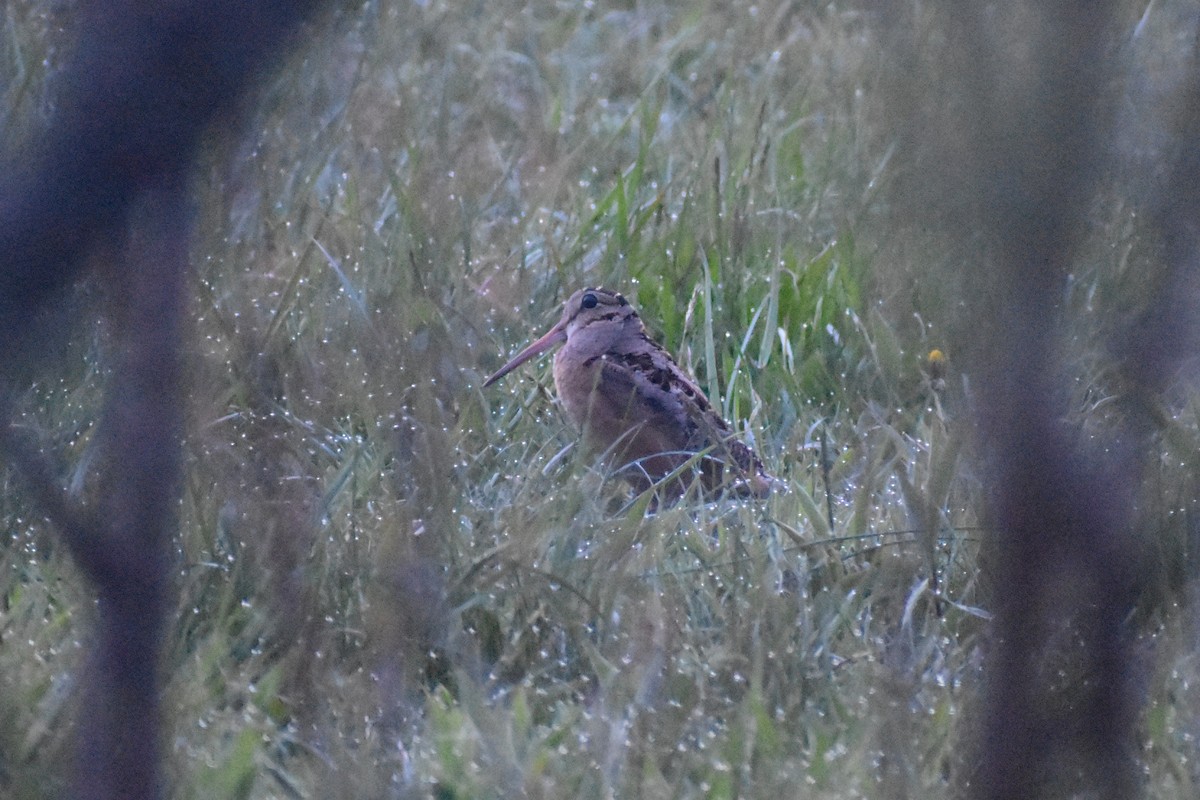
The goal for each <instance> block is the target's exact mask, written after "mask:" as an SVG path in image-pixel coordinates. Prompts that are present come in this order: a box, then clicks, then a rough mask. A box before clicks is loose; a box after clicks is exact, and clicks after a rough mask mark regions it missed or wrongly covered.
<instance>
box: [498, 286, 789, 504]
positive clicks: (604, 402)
mask: <svg viewBox="0 0 1200 800" xmlns="http://www.w3.org/2000/svg"><path fill="white" fill-rule="evenodd" d="M560 344H561V345H562V348H561V349H560V350H559V351H558V352H557V353H556V354H555V356H554V386H555V389H556V391H557V393H558V398H559V402H560V404H561V406H562V409H563V411H564V412H565V414H566V416H567V418H568V419H569V420H570V422H571V423H572V424H573V425H574V427H575V428H576V429H577V430H578V431H579V433H580V435H581V437H582V440H583V444H584V447H585V449H586V450H588V451H589V452H591V453H593V454H598V455H600V456H601V458H602V460H603V461H604V463H605V464H606V465H607V466H608V468H609V469H612V470H614V471H615V472H616V473H618V474H620V475H621V476H622V477H623V478H624V479H625V480H627V481H628V482H629V483H630V484H632V485H633V486H634V487H635V488H636V489H637V490H638V491H639V492H640V491H645V490H647V489H649V488H651V487H654V486H656V485H657V486H659V488H660V489H662V490H663V491H664V492H665V494H666V496H667V497H672V498H678V497H680V496H682V495H683V494H684V493H685V491H686V490H687V488H688V487H689V486H690V485H691V483H692V482H693V478H694V477H695V474H696V470H690V471H689V470H686V469H685V470H681V469H680V468H681V467H683V466H684V465H685V464H686V463H687V462H688V461H689V460H690V459H693V458H695V457H696V454H698V453H703V455H702V456H701V457H700V458H699V460H698V467H699V470H698V472H699V477H700V484H701V489H702V490H703V491H704V492H705V493H709V494H720V493H722V492H724V491H726V490H730V491H731V493H733V494H737V495H741V496H754V497H758V498H763V497H766V496H767V495H769V494H770V492H771V489H772V487H773V486H774V485H775V484H776V479H775V478H774V477H772V476H771V475H769V474H768V473H767V471H766V469H765V468H764V466H763V462H762V459H760V458H759V457H758V454H757V453H755V452H754V450H752V449H751V448H750V447H748V446H747V445H746V444H745V443H744V442H742V441H741V440H740V439H738V438H737V437H736V436H735V435H734V433H733V431H731V430H730V427H729V424H728V423H727V422H726V421H725V420H724V419H722V418H721V416H720V415H719V414H718V413H717V412H716V411H715V410H714V409H713V407H712V404H711V403H709V401H708V398H707V397H706V396H705V395H704V392H703V391H701V390H700V388H699V387H698V386H697V385H696V382H695V381H694V380H693V379H692V378H691V377H689V376H688V374H687V373H686V372H684V371H683V369H682V368H680V366H679V365H678V364H677V363H676V362H675V359H673V358H672V357H671V355H670V354H669V353H668V352H667V351H666V350H664V349H663V347H662V345H660V344H658V342H656V341H654V340H653V339H652V338H651V337H650V335H649V334H648V333H647V332H646V326H645V325H644V324H643V323H642V320H641V318H640V317H639V316H638V313H637V311H635V310H634V308H633V306H631V305H630V304H629V301H628V300H626V299H625V298H624V297H623V296H622V295H621V294H620V293H619V292H614V291H609V290H607V289H596V288H586V289H580V290H578V291H577V292H575V293H574V294H572V295H571V297H570V299H568V300H567V302H566V305H565V306H564V307H563V313H562V317H561V318H560V319H559V321H558V322H557V323H556V324H555V325H554V326H553V327H552V328H550V330H549V331H547V332H546V333H545V334H544V335H542V336H541V337H540V338H538V339H536V340H534V341H533V342H532V343H530V344H529V345H528V346H527V347H525V349H523V350H521V352H519V353H517V354H516V355H515V356H513V358H512V359H510V360H509V361H508V363H506V364H505V365H504V366H502V367H500V369H498V370H496V372H495V373H494V374H492V375H491V376H490V377H489V378H488V379H487V380H486V381H485V382H484V384H483V385H484V387H488V386H491V385H492V384H494V383H495V382H496V381H498V380H500V379H501V378H503V377H504V376H505V375H507V374H508V373H510V372H512V371H513V370H514V369H516V368H517V367H519V366H521V365H522V364H524V363H525V362H527V361H529V360H530V359H532V358H534V357H536V356H538V355H541V354H542V353H544V352H546V351H547V350H550V349H551V348H553V347H555V346H557V345H560ZM677 471H678V474H676V473H677ZM667 478H670V479H669V480H664V479H667Z"/></svg>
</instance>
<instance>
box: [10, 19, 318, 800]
mask: <svg viewBox="0 0 1200 800" xmlns="http://www.w3.org/2000/svg"><path fill="white" fill-rule="evenodd" d="M318 4H319V3H318V2H317V0H296V2H282V0H280V1H278V2H274V1H272V0H262V1H261V2H250V0H207V2H195V3H188V2H174V1H173V0H172V1H170V2H159V1H158V0H152V1H151V0H108V2H100V1H99V0H97V1H96V2H92V3H90V4H88V5H86V6H85V7H84V8H82V10H81V11H80V18H79V19H78V20H77V22H78V30H79V31H80V41H79V44H78V48H77V51H76V54H75V56H74V58H73V60H72V61H71V63H70V64H68V65H67V66H66V68H65V69H64V71H63V73H62V74H61V76H60V78H59V81H60V91H59V93H58V96H57V106H56V111H55V114H54V117H53V119H52V121H51V123H50V124H49V126H48V127H47V128H46V129H45V130H43V131H39V132H37V135H35V136H34V137H33V138H32V139H31V140H30V143H28V144H27V145H26V146H25V147H24V149H22V150H21V151H19V152H15V153H9V154H7V156H6V157H5V158H4V159H3V166H2V168H0V338H3V339H4V340H6V341H11V340H12V339H13V338H16V337H17V336H18V335H19V334H20V333H21V332H22V331H23V329H24V328H25V327H26V326H27V325H28V324H29V323H30V321H31V320H32V319H33V318H34V315H35V314H36V313H37V311H38V308H39V306H41V305H43V304H45V303H47V302H48V301H49V300H50V299H52V298H53V297H54V295H55V294H56V292H57V291H58V290H61V289H62V288H64V287H66V286H68V285H69V284H70V283H71V282H73V281H74V280H75V279H76V278H77V277H78V276H79V275H80V274H81V273H82V272H83V270H84V268H85V265H86V264H87V263H88V259H89V258H92V257H94V256H95V255H96V254H97V253H104V254H107V255H109V256H110V257H111V258H110V259H109V262H110V263H109V264H108V265H107V266H108V270H109V274H108V275H107V276H106V281H105V283H106V285H107V287H108V288H109V289H110V296H109V309H110V312H111V313H112V315H113V321H114V329H115V331H116V336H117V340H118V347H117V355H116V363H115V365H114V371H113V378H112V385H111V386H110V388H109V393H108V398H107V403H106V407H105V412H104V417H103V419H102V421H101V430H102V434H101V436H102V439H101V455H102V459H101V465H100V473H99V476H98V494H97V499H96V500H95V501H94V503H93V505H92V506H89V507H87V508H85V507H83V506H79V505H76V504H75V503H73V502H72V501H71V500H69V499H68V498H67V496H66V495H65V493H64V492H63V491H62V490H61V488H60V486H59V484H58V482H57V478H56V470H55V469H54V467H53V464H52V463H51V461H50V460H49V459H47V458H46V457H45V456H43V455H42V454H41V453H40V452H39V451H38V450H37V449H36V448H35V447H33V446H31V445H30V444H29V443H28V442H27V441H25V440H24V439H23V438H22V437H21V436H19V435H18V432H17V431H16V430H14V429H13V428H12V427H10V426H9V423H8V421H7V419H0V447H2V449H3V450H4V451H5V453H6V455H7V456H8V457H9V458H10V459H11V460H12V461H13V464H14V466H16V468H17V469H18V470H19V471H21V472H22V473H23V474H24V477H25V479H26V481H27V484H28V485H29V486H30V487H31V489H32V494H33V497H34V499H35V500H36V501H37V502H38V503H39V504H40V505H41V507H42V509H43V510H44V512H45V513H46V514H47V515H48V516H49V517H50V518H51V519H52V520H53V522H54V523H55V525H56V527H57V528H58V529H59V531H60V533H61V535H62V536H63V538H64V540H65V541H66V542H67V544H68V546H69V548H70V550H71V553H72V555H73V556H74V557H75V560H76V561H77V562H78V563H79V566H80V568H81V569H82V570H83V572H84V573H85V574H86V575H87V576H88V577H89V578H90V579H91V580H92V581H93V583H94V584H95V587H96V591H97V595H98V600H99V604H98V620H97V624H96V634H95V642H94V646H93V650H92V652H91V653H90V658H89V661H88V665H87V675H86V676H85V680H82V681H80V692H81V697H80V711H79V727H78V764H77V769H78V773H77V780H76V786H75V792H76V795H77V796H78V797H82V798H95V799H96V800H117V798H154V797H160V796H162V794H163V787H162V785H161V778H160V765H159V760H160V752H161V730H160V724H159V722H160V721H159V711H158V698H159V692H160V690H161V687H160V683H159V680H158V675H157V671H158V659H159V646H160V640H161V636H162V631H163V627H164V625H165V623H166V619H167V612H168V610H169V609H170V607H171V598H170V592H169V586H170V568H169V565H170V538H171V535H172V533H173V531H174V528H175V524H176V518H175V514H176V504H177V496H178V488H179V485H180V471H181V458H180V441H181V438H182V411H181V392H180V388H179V381H180V374H179V373H180V369H179V346H180V341H181V333H180V326H181V319H182V307H183V304H182V292H183V286H184V275H185V272H186V266H187V247H188V222H187V213H186V206H187V198H186V196H187V192H186V185H187V175H188V172H189V169H190V165H191V163H192V161H193V159H194V158H195V156H196V151H197V149H198V146H199V144H200V142H201V138H202V136H203V135H204V133H205V131H206V130H207V129H208V128H209V127H210V126H211V125H212V123H213V122H214V121H215V120H216V119H217V118H218V117H220V116H222V115H226V114H228V113H229V112H230V111H232V110H233V109H234V107H235V105H236V104H237V102H238V100H239V98H240V97H241V96H242V95H243V94H244V93H245V91H246V89H247V87H248V86H249V85H250V83H251V82H252V81H253V80H254V79H255V78H256V76H257V74H258V70H259V68H260V67H262V66H263V65H265V64H266V63H268V62H269V60H270V59H271V57H272V56H273V55H274V54H275V53H276V52H277V51H278V50H279V49H280V47H281V46H282V44H283V42H284V40H285V39H286V37H287V35H288V33H289V32H290V31H292V30H293V29H294V28H296V27H297V25H298V24H299V23H300V22H301V21H302V20H303V19H304V17H305V16H306V14H307V13H308V12H309V11H311V10H312V9H313V8H315V7H316V6H317V5H318ZM11 367H12V364H11V362H10V363H7V364H5V363H0V371H2V370H3V369H5V368H11Z"/></svg>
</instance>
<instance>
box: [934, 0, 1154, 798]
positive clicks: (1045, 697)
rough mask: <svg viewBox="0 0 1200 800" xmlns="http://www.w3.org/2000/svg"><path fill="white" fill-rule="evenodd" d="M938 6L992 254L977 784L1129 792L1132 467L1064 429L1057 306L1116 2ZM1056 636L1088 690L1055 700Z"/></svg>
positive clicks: (1102, 120)
mask: <svg viewBox="0 0 1200 800" xmlns="http://www.w3.org/2000/svg"><path fill="white" fill-rule="evenodd" d="M1108 5H1109V6H1111V4H1108ZM946 11H947V12H948V14H949V15H950V17H949V18H950V20H951V34H950V35H951V36H952V37H956V38H955V41H957V42H958V43H959V47H960V53H961V55H962V56H963V57H964V58H963V61H962V64H961V66H962V68H963V70H964V71H963V73H962V75H963V81H964V83H963V87H962V93H963V99H964V102H965V106H966V107H967V108H969V109H970V110H971V113H972V116H971V118H969V119H963V120H960V122H961V123H962V124H963V125H964V130H965V131H966V136H967V141H966V146H965V148H964V156H965V163H963V164H960V165H958V166H959V168H960V169H961V170H962V172H961V173H960V174H961V175H962V176H965V177H967V178H968V180H966V181H964V183H963V185H962V191H963V195H962V196H963V197H965V199H966V200H967V203H968V207H969V208H970V209H971V210H972V212H973V213H971V214H970V219H969V222H968V224H969V225H970V228H968V229H970V230H977V231H980V232H981V233H982V234H983V238H984V240H985V243H986V245H987V248H986V249H987V252H988V253H989V254H990V258H991V260H992V263H993V264H994V267H993V274H992V276H991V278H992V287H991V291H990V292H985V293H982V294H981V295H980V296H977V297H975V298H973V299H974V300H975V303H974V306H973V312H974V314H975V317H976V318H977V319H978V320H979V321H980V323H981V328H982V330H984V331H986V334H985V335H984V338H983V341H982V346H981V347H979V348H978V349H977V351H976V353H977V358H976V360H975V364H974V365H973V367H974V369H973V371H974V373H975V374H976V375H978V377H979V381H978V386H979V389H980V391H979V395H978V397H979V407H978V420H979V425H980V430H981V436H982V441H983V443H984V446H985V448H986V450H987V452H989V454H990V456H991V458H990V467H991V471H992V476H993V486H994V500H993V503H992V507H991V513H992V515H993V516H994V518H995V525H996V527H997V528H998V529H999V531H1000V539H999V543H998V547H997V548H996V556H997V557H996V569H995V576H994V579H995V585H996V587H997V589H996V598H995V606H996V609H995V610H996V619H995V627H994V636H995V646H994V650H993V654H992V657H991V660H990V663H989V667H988V674H987V695H986V701H985V704H984V709H985V714H984V719H983V732H982V733H983V735H982V741H981V742H980V744H979V757H980V767H979V771H978V773H977V774H976V775H975V776H974V780H973V783H974V785H975V794H976V796H978V797H980V798H988V799H989V800H993V799H994V800H1001V799H1002V798H1003V799H1005V800H1007V799H1010V798H1011V800H1017V798H1028V797H1036V796H1042V795H1044V794H1045V793H1046V792H1047V791H1051V792H1055V791H1064V792H1065V793H1067V794H1070V793H1072V792H1078V791H1088V790H1090V791H1097V792H1099V794H1098V795H1097V796H1099V797H1107V798H1114V799H1115V798H1126V797H1131V796H1132V795H1133V793H1134V787H1135V786H1136V779H1135V776H1136V772H1135V764H1134V760H1133V740H1132V730H1133V726H1134V721H1135V719H1136V705H1135V704H1134V702H1133V697H1132V694H1133V689H1132V686H1131V684H1130V680H1131V676H1130V675H1129V674H1128V673H1127V671H1126V669H1125V667H1126V665H1127V664H1128V662H1129V660H1130V643H1129V641H1128V637H1127V635H1126V633H1125V631H1124V630H1123V625H1124V624H1125V620H1126V618H1127V616H1128V613H1129V610H1130V606H1131V603H1132V583H1131V578H1132V575H1131V571H1132V564H1131V562H1132V557H1131V553H1130V548H1129V529H1130V526H1131V523H1132V518H1131V509H1132V500H1133V497H1132V495H1131V489H1132V487H1133V486H1135V485H1136V483H1137V474H1136V470H1135V471H1134V472H1133V473H1130V472H1128V465H1129V462H1128V461H1123V460H1121V459H1120V457H1119V456H1117V455H1116V454H1112V453H1110V454H1108V455H1107V456H1102V455H1101V454H1099V453H1087V452H1083V451H1081V450H1080V449H1079V448H1078V447H1076V446H1074V445H1073V443H1072V441H1071V439H1070V438H1069V437H1068V435H1067V432H1066V431H1065V430H1064V427H1063V420H1064V418H1065V416H1066V414H1067V411H1068V407H1067V405H1066V398H1067V397H1068V391H1069V385H1068V384H1067V380H1068V379H1067V378H1066V376H1064V375H1063V372H1062V370H1061V368H1060V367H1059V366H1058V363H1057V359H1056V351H1057V348H1058V346H1059V343H1060V342H1061V341H1062V332H1063V328H1062V326H1061V319H1060V317H1061V309H1060V308H1059V304H1060V301H1061V298H1062V296H1063V291H1064V287H1065V283H1066V278H1067V276H1068V274H1069V272H1070V269H1071V267H1072V260H1071V259H1072V256H1073V254H1074V250H1075V247H1076V244H1077V237H1078V236H1079V235H1080V233H1081V230H1082V227H1083V223H1084V221H1085V217H1086V207H1087V204H1088V202H1089V200H1090V198H1091V196H1092V192H1094V190H1095V180H1096V175H1097V170H1098V168H1099V167H1100V159H1101V154H1103V153H1105V152H1107V151H1108V142H1107V138H1106V137H1107V134H1108V128H1109V124H1110V122H1111V115H1112V109H1111V106H1110V105H1106V103H1105V100H1106V98H1111V92H1110V91H1108V89H1109V87H1108V83H1109V77H1110V76H1109V75H1108V73H1107V70H1106V67H1105V65H1108V64H1110V63H1111V61H1112V59H1111V49H1110V48H1111V44H1112V42H1111V41H1110V39H1109V38H1108V37H1110V36H1111V34H1112V30H1111V27H1110V26H1111V24H1112V19H1113V16H1112V14H1113V9H1112V8H1111V7H1106V4H1094V3H1086V4H1085V3H1067V2H1058V3H1044V4H1042V3H1039V4H1034V3H1029V4H1025V5H1024V6H1023V7H1020V8H1010V9H1008V10H1007V11H1006V14H1010V13H1011V15H1012V18H1013V20H1016V21H1011V20H999V19H997V18H995V17H994V16H993V15H992V14H989V13H987V12H986V11H985V10H984V8H983V7H982V6H981V5H980V4H974V3H971V4H959V3H951V4H948V5H947V7H946ZM1010 25H1011V26H1012V27H1011V29H1010V28H1009V26H1010ZM1006 33H1008V34H1009V35H1008V36H1007V37H1006V35H1005V34H1006ZM1064 631H1069V633H1066V634H1064V633H1063V632H1064ZM1064 635H1065V636H1066V638H1067V639H1069V640H1074V638H1075V637H1078V640H1079V642H1080V645H1081V646H1080V648H1079V650H1078V651H1077V652H1075V653H1074V655H1072V656H1071V658H1070V663H1071V668H1070V669H1069V671H1068V672H1069V674H1070V675H1071V676H1072V677H1069V678H1067V680H1069V681H1074V680H1078V681H1080V682H1081V685H1082V687H1083V688H1081V689H1080V690H1079V695H1080V696H1079V698H1078V700H1077V701H1076V702H1075V703H1074V707H1072V708H1069V709H1067V710H1062V706H1063V705H1065V704H1066V703H1065V702H1064V701H1063V700H1062V699H1059V700H1058V701H1057V702H1056V701H1055V700H1054V698H1053V694H1054V689H1053V686H1054V683H1055V681H1056V680H1062V678H1061V677H1059V676H1055V675H1053V674H1050V673H1051V672H1052V671H1050V670H1047V668H1046V663H1047V660H1048V659H1050V660H1051V661H1053V658H1054V657H1053V656H1052V655H1051V654H1050V650H1052V649H1053V648H1054V645H1052V642H1053V641H1054V640H1055V637H1062V636H1064ZM1058 646H1059V647H1061V645H1058ZM1056 714H1057V716H1056ZM1064 762H1065V763H1066V764H1072V765H1074V766H1066V767H1064V765H1063V764H1064ZM1076 768H1077V769H1079V773H1078V774H1082V775H1084V776H1086V777H1083V778H1082V781H1083V785H1077V784H1078V783H1079V781H1080V778H1079V777H1077V776H1076V775H1073V774H1072V773H1073V772H1074V769H1076ZM1101 776H1102V777H1101ZM1063 781H1065V782H1066V783H1065V785H1064V784H1063V783H1061V782H1063Z"/></svg>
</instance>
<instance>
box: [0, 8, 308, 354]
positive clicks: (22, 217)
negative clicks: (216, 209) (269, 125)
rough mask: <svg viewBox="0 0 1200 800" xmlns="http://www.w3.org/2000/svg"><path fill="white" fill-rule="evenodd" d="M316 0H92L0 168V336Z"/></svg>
mask: <svg viewBox="0 0 1200 800" xmlns="http://www.w3.org/2000/svg"><path fill="white" fill-rule="evenodd" d="M317 5H319V3H318V2H317V0H295V2H283V0H261V1H260V2H248V1H247V0H207V2H198V3H188V2H177V1H174V0H172V1H171V2H156V1H155V0H95V1H94V2H91V3H88V4H85V5H84V7H83V8H82V10H81V11H80V19H79V20H78V24H77V29H78V30H79V31H80V41H79V44H78V48H77V52H76V54H75V56H74V58H73V60H72V62H71V63H70V64H69V65H68V66H67V67H66V69H65V70H64V72H63V73H62V75H61V76H60V78H59V85H60V91H59V94H58V98H57V109H56V111H55V114H54V118H53V120H52V122H51V124H50V125H49V127H48V129H46V130H44V131H40V132H38V135H36V136H35V137H34V139H33V141H31V142H30V143H29V144H27V145H26V146H25V148H24V149H23V150H22V151H21V152H18V153H10V154H8V156H7V157H6V158H5V159H4V160H3V169H0V256H2V257H3V258H2V261H0V263H3V265H4V266H3V269H2V270H0V335H6V334H7V330H8V329H12V328H20V326H21V325H22V322H23V321H24V320H25V319H27V317H28V314H29V310H30V307H31V305H33V304H36V303H40V302H43V301H44V300H45V299H46V297H47V296H48V295H49V294H50V293H52V292H53V291H54V290H55V289H58V288H61V287H63V286H65V285H67V284H69V283H70V282H71V281H72V280H74V279H75V278H76V277H77V276H78V275H79V274H80V272H81V270H82V268H83V263H84V258H85V257H86V255H87V254H88V251H89V250H90V249H91V248H92V247H93V246H94V245H95V244H96V242H97V241H99V240H103V239H108V240H109V241H115V238H116V237H119V235H120V232H121V231H122V230H123V228H124V223H125V221H126V219H127V218H128V215H129V210H130V208H131V204H132V203H133V202H134V200H135V199H136V197H137V195H138V193H139V192H140V191H141V190H142V189H143V188H145V187H146V186H149V185H151V184H153V183H154V182H155V181H157V180H158V179H159V176H161V175H165V174H178V173H180V172H182V171H184V170H185V169H186V168H187V166H188V165H189V164H190V163H191V161H192V159H193V158H194V157H195V153H196V148H197V146H198V144H199V142H200V138H201V136H202V134H203V133H204V131H205V130H206V129H207V128H208V126H209V125H210V124H211V123H212V122H213V120H214V119H216V118H217V117H218V116H220V115H221V114H223V113H227V112H229V111H230V110H231V109H232V108H233V107H234V105H235V104H236V102H237V101H238V99H239V97H240V96H241V95H242V93H243V92H244V91H245V89H246V87H247V86H248V85H250V83H251V82H252V81H253V80H254V79H255V77H256V76H257V74H258V69H259V68H260V67H261V66H262V65H264V64H266V63H267V62H268V61H269V59H270V58H271V57H272V56H273V54H274V53H275V52H276V51H277V50H278V49H279V47H280V45H281V44H282V42H283V40H284V39H285V38H286V36H287V34H288V33H289V32H290V31H292V30H293V29H294V28H295V27H296V26H297V24H298V23H299V22H300V21H302V20H303V19H304V17H305V16H306V14H307V13H308V12H310V11H311V10H312V9H313V8H315V7H316V6H317Z"/></svg>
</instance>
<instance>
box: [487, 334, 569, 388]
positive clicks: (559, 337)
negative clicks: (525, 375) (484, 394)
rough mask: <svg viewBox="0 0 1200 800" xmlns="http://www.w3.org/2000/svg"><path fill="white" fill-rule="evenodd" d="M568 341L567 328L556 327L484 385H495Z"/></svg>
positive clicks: (519, 354) (516, 356)
mask: <svg viewBox="0 0 1200 800" xmlns="http://www.w3.org/2000/svg"><path fill="white" fill-rule="evenodd" d="M566 340H567V326H566V325H563V324H561V323H560V324H558V325H555V326H554V327H553V328H551V329H550V330H549V331H547V332H546V335H545V336H543V337H542V338H540V339H538V340H537V341H536V342H533V343H532V344H530V345H529V346H528V347H526V348H525V349H524V350H522V351H521V352H519V353H517V354H516V355H515V356H513V358H512V360H511V361H509V362H508V363H507V364H505V365H504V366H503V367H501V368H500V369H498V370H496V372H495V373H494V374H493V375H492V377H490V378H488V379H487V380H486V381H484V382H483V385H484V386H491V385H492V384H493V383H495V382H496V381H498V380H500V379H501V378H503V377H504V376H505V375H507V374H508V373H510V372H512V371H513V370H514V369H516V368H517V367H519V366H521V365H522V364H524V363H525V362H526V361H528V360H529V359H531V358H533V357H534V356H537V355H541V354H542V353H544V352H546V351H547V350H549V349H550V348H551V347H554V345H556V344H558V343H559V342H565V341H566Z"/></svg>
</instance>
